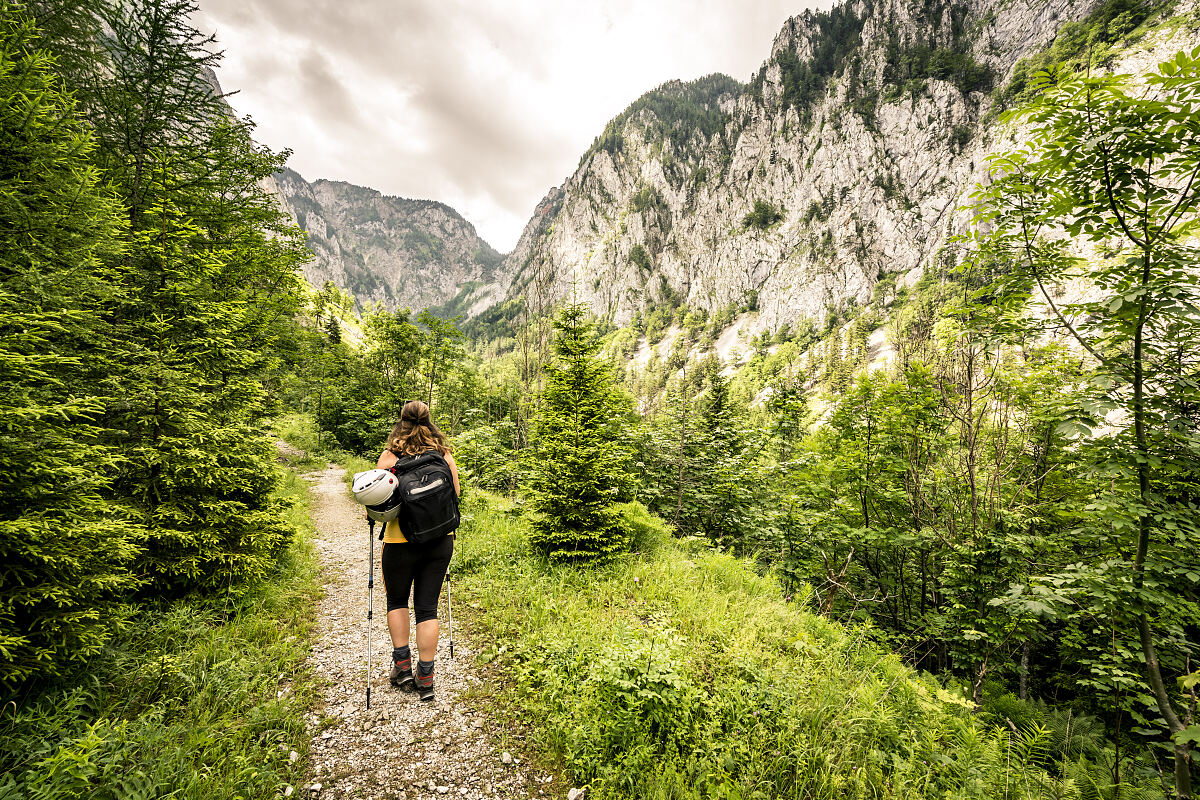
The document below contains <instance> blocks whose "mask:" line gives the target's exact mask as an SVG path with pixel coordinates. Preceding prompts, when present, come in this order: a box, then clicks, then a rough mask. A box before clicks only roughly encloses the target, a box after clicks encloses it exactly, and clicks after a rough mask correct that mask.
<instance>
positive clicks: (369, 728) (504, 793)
mask: <svg viewBox="0 0 1200 800" xmlns="http://www.w3.org/2000/svg"><path fill="white" fill-rule="evenodd" d="M344 475H345V473H344V470H342V469H341V468H340V467H336V466H330V467H329V468H328V469H326V470H325V471H323V472H315V473H311V474H309V475H306V476H305V479H306V480H308V481H309V482H310V483H311V484H312V499H313V503H312V509H313V512H312V513H313V522H314V523H315V525H316V528H317V532H318V538H317V549H318V552H319V553H320V557H321V563H322V566H323V568H324V573H325V588H326V596H325V598H324V599H323V600H322V601H321V603H320V604H319V606H318V610H317V614H318V638H317V642H316V644H315V646H314V647H313V651H312V655H311V656H310V665H311V667H312V669H313V670H314V672H316V674H317V675H318V677H319V678H320V679H321V680H322V683H323V684H324V685H323V687H322V690H321V692H322V697H321V700H320V702H319V703H318V705H317V708H316V709H315V710H314V712H313V713H312V715H311V716H310V718H309V720H308V723H309V725H310V730H311V731H312V737H313V738H312V746H311V751H310V752H311V755H312V765H313V776H312V778H311V780H310V781H309V782H308V783H307V784H305V785H304V786H302V787H299V791H297V792H296V793H295V794H294V795H293V797H295V798H303V799H304V800H309V798H320V800H327V798H349V797H354V798H369V799H370V800H417V799H418V798H450V797H466V798H493V797H508V798H512V797H534V798H536V797H549V796H551V795H550V791H551V789H550V787H551V786H553V785H554V784H553V783H551V781H550V778H549V776H547V775H544V774H541V773H535V772H533V771H532V770H531V768H530V767H529V766H528V765H527V764H525V763H522V762H521V760H520V759H519V758H513V757H512V756H508V754H506V753H505V752H503V751H502V750H501V749H500V748H499V746H498V744H497V741H496V740H497V739H506V736H505V732H504V731H503V730H501V729H500V728H499V726H498V725H497V724H496V722H495V721H494V720H492V719H490V718H488V717H487V716H486V715H485V714H484V713H482V712H480V711H478V710H476V709H473V708H472V706H477V705H478V704H472V703H469V702H465V700H466V698H465V697H464V693H469V692H470V691H471V689H472V687H478V686H479V683H480V681H481V680H482V679H481V677H480V676H479V675H478V674H477V672H476V670H475V669H474V668H473V666H472V664H473V660H472V656H473V655H474V653H473V649H472V647H471V644H470V642H469V641H467V639H466V637H465V636H463V634H462V632H461V631H460V630H458V629H457V626H456V630H455V637H454V658H453V659H451V658H450V657H449V650H448V643H449V642H448V636H447V630H446V624H445V623H446V595H445V592H443V593H442V600H441V610H440V613H439V617H440V618H441V620H442V636H441V641H440V643H439V650H438V658H437V672H436V673H435V678H434V680H435V683H434V686H435V689H436V691H437V698H436V699H435V700H434V701H433V702H431V703H422V702H421V701H420V700H418V699H417V696H416V695H415V694H409V693H405V692H401V691H399V690H397V689H394V688H393V687H392V686H391V685H390V684H389V683H388V680H387V670H388V668H389V667H390V664H389V662H388V659H389V658H390V656H391V651H392V645H391V640H390V639H389V638H388V633H387V627H386V622H385V612H386V609H387V601H386V598H385V596H384V591H383V580H382V577H381V575H380V570H379V557H380V551H381V545H380V543H379V542H376V545H375V618H374V622H373V628H372V633H371V639H372V641H371V645H372V651H373V652H372V675H371V709H370V711H367V710H366V709H365V708H364V705H365V696H366V692H365V689H366V685H365V679H366V668H367V628H366V616H367V546H368V538H367V525H366V522H365V520H364V519H363V517H362V511H361V507H360V506H358V505H357V504H355V503H354V501H353V500H352V499H351V498H350V497H349V495H348V494H347V492H346V484H345V479H344ZM452 588H453V587H452ZM458 610H459V607H458V606H457V604H456V606H455V611H456V613H457V612H458ZM457 621H458V620H457V619H456V622H457ZM414 664H415V657H414ZM509 746H510V747H511V745H509ZM513 749H514V750H515V749H516V748H513ZM558 793H562V792H558ZM562 794H565V793H562Z"/></svg>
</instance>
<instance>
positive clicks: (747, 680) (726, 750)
mask: <svg viewBox="0 0 1200 800" xmlns="http://www.w3.org/2000/svg"><path fill="white" fill-rule="evenodd" d="M465 511H466V513H465V514H464V527H463V529H462V530H461V532H460V533H461V535H460V536H459V537H458V542H457V545H456V549H457V550H458V553H457V555H456V558H455V562H456V566H455V569H456V571H457V573H458V575H459V576H460V578H461V583H460V586H461V591H462V592H463V595H464V596H463V601H464V602H466V603H469V604H471V606H472V607H475V608H477V609H478V611H477V614H476V620H475V627H476V635H477V636H478V637H479V641H477V647H478V649H480V651H481V652H480V655H479V656H478V660H479V661H481V662H494V663H495V664H496V666H497V667H498V668H499V669H500V670H501V671H502V672H503V673H504V675H505V678H506V680H505V682H506V684H508V685H511V686H512V687H513V690H512V692H510V693H507V695H508V697H509V698H510V700H509V702H511V703H512V705H513V708H514V709H519V710H520V715H521V716H522V717H524V718H525V719H527V721H528V722H529V723H530V725H531V727H532V729H533V731H534V733H533V736H534V743H535V744H536V745H537V746H538V748H539V749H544V750H545V751H547V752H548V753H549V754H550V755H551V756H552V757H556V758H558V759H560V760H561V761H562V763H563V766H564V767H565V769H566V770H567V771H568V773H569V774H570V776H571V777H572V779H573V780H574V781H575V783H576V785H588V786H590V788H591V792H592V794H591V795H589V796H590V797H593V798H618V797H620V798H629V797H637V798H673V799H675V800H679V799H682V798H701V797H704V798H716V797H720V798H739V799H741V800H750V799H751V798H760V799H761V800H765V799H766V798H854V797H871V798H892V797H895V798H901V797H904V798H910V797H1007V798H1020V797H1042V796H1056V797H1073V796H1079V795H1078V790H1077V788H1076V786H1075V785H1074V781H1072V780H1071V779H1069V778H1065V777H1056V776H1055V774H1053V773H1052V772H1048V771H1046V770H1044V769H1042V768H1041V767H1040V766H1038V765H1037V763H1036V762H1037V761H1038V758H1039V756H1038V753H1039V751H1038V747H1039V745H1038V742H1039V740H1040V738H1041V737H1042V736H1044V732H1040V731H1039V730H1037V729H1025V730H1018V731H1017V732H1016V733H1014V734H1012V735H1011V736H1010V735H1009V732H1008V731H1007V730H1001V729H1000V728H997V727H991V726H988V725H987V724H986V723H984V722H981V721H980V720H978V719H976V718H974V717H973V715H972V713H971V711H970V709H969V704H968V703H967V702H966V701H965V700H964V699H963V697H962V695H961V693H956V692H952V691H949V690H946V689H944V688H942V687H941V686H940V685H939V684H937V683H936V682H935V681H933V680H932V679H929V678H925V677H922V676H919V675H918V674H917V673H915V672H913V671H912V670H911V669H909V668H907V667H905V666H904V665H903V664H902V663H901V662H900V660H899V659H898V658H897V657H896V656H895V655H892V654H890V653H888V652H886V651H885V650H884V649H882V648H880V647H879V646H877V645H876V644H874V643H873V642H872V641H871V640H870V634H869V631H867V630H865V629H847V628H843V627H842V626H840V625H837V624H835V623H831V622H829V621H827V620H826V619H825V618H823V617H821V616H819V615H816V614H811V613H807V612H806V611H804V610H803V609H804V607H805V598H804V597H798V598H794V599H793V600H792V601H791V602H789V601H787V600H786V599H784V598H781V597H780V591H779V587H778V585H777V584H776V583H775V582H774V580H772V579H771V578H770V577H761V576H759V575H757V574H755V573H754V571H753V570H751V569H750V568H749V567H748V565H747V564H745V563H744V562H742V561H739V560H737V559H735V558H733V557H732V556H730V555H727V554H722V553H718V552H715V551H712V550H710V549H708V548H707V547H706V546H704V545H702V544H700V543H688V542H686V541H684V542H677V541H674V540H672V539H670V538H669V537H667V536H664V535H662V533H661V529H656V528H655V526H648V527H647V526H646V523H645V520H640V521H639V522H638V523H637V524H639V525H641V526H642V527H643V534H644V535H643V536H642V537H641V538H642V541H641V542H639V544H638V546H637V550H638V552H636V553H634V554H633V555H630V556H628V557H626V558H625V559H623V560H620V561H617V562H615V563H613V564H610V565H607V566H604V567H601V568H592V569H583V568H575V567H569V566H554V565H550V564H547V563H545V562H543V561H541V560H540V559H538V558H537V557H535V556H534V554H533V553H532V552H531V551H530V550H529V549H528V547H527V544H526V541H527V539H526V533H525V531H524V529H523V523H522V522H521V520H520V517H519V515H518V514H517V512H516V509H514V508H513V507H512V503H511V501H507V500H503V499H501V498H498V497H495V496H491V495H484V494H483V493H477V494H476V495H475V497H474V498H473V499H472V500H471V502H469V503H468V504H467V507H466V508H465ZM640 515H641V514H640V512H638V511H637V510H633V511H632V512H629V513H626V516H627V517H630V516H631V517H633V518H635V519H637V518H639V517H640ZM647 531H653V532H651V533H649V534H646V532H647ZM456 599H457V598H456ZM1060 775H1061V773H1060Z"/></svg>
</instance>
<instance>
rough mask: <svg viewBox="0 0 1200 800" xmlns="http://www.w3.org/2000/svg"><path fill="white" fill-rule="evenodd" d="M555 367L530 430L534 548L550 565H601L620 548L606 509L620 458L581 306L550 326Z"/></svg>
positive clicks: (605, 383)
mask: <svg viewBox="0 0 1200 800" xmlns="http://www.w3.org/2000/svg"><path fill="white" fill-rule="evenodd" d="M554 330H555V334H556V336H555V338H554V342H553V351H554V354H555V356H556V359H555V362H554V363H551V364H547V365H545V367H544V374H545V387H546V388H545V390H544V392H543V394H542V402H541V408H540V409H539V412H538V415H537V419H536V426H535V439H534V447H535V451H534V452H535V461H534V464H533V468H532V470H531V473H532V474H531V481H530V505H531V507H532V510H533V514H532V520H531V521H532V528H533V533H532V536H531V541H532V544H533V546H534V547H535V548H536V549H537V550H538V551H540V552H542V553H543V554H545V555H546V556H548V557H549V558H550V559H552V560H555V561H600V560H605V559H610V558H612V557H614V556H615V555H617V554H618V553H620V552H622V551H623V550H625V549H626V547H627V542H626V536H625V533H624V531H623V530H622V527H621V524H620V517H619V515H618V513H617V511H616V509H615V508H614V506H613V503H614V501H615V500H616V498H617V495H618V494H619V493H620V491H621V487H622V485H623V483H624V481H625V477H624V476H625V473H624V462H625V460H626V454H625V453H624V452H623V451H622V450H621V449H620V447H619V446H617V445H615V444H614V443H615V442H617V441H619V431H618V430H617V428H618V427H619V424H620V420H619V416H618V405H619V404H618V403H617V398H616V396H615V389H614V386H613V378H612V374H611V367H610V366H609V364H608V362H607V361H605V360H604V359H602V358H600V357H599V350H600V344H599V341H598V338H597V336H596V334H595V330H594V327H593V325H592V323H591V322H590V321H589V320H588V318H587V310H586V307H585V306H582V305H579V304H577V303H574V304H571V305H569V306H567V307H566V308H564V309H563V310H562V311H561V312H560V313H559V314H558V315H557V317H556V318H555V320H554Z"/></svg>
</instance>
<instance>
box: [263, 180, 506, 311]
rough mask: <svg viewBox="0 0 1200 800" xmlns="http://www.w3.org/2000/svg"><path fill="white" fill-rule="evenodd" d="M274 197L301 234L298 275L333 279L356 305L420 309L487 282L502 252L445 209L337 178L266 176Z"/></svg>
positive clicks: (317, 283) (320, 281)
mask: <svg viewBox="0 0 1200 800" xmlns="http://www.w3.org/2000/svg"><path fill="white" fill-rule="evenodd" d="M274 182H275V185H276V186H277V188H278V195H279V196H280V197H281V198H282V200H283V202H284V204H285V205H286V207H287V208H288V210H289V211H290V212H291V214H292V216H293V217H294V218H295V220H296V222H297V224H298V225H299V226H300V227H301V228H302V229H303V230H304V231H305V233H307V234H308V248H309V250H311V251H312V253H313V260H312V261H310V262H308V263H307V264H306V265H305V266H304V276H305V277H306V278H307V279H308V281H309V282H310V283H312V284H313V285H314V286H321V285H322V284H324V283H325V281H327V280H330V281H333V283H334V284H336V285H337V286H340V287H342V288H344V289H346V290H347V291H349V292H350V293H351V294H353V295H354V296H355V297H356V298H358V300H359V301H360V302H366V301H376V302H382V303H384V304H385V305H387V306H388V307H391V308H404V307H407V308H412V309H414V310H416V309H423V308H428V307H431V306H441V305H443V304H446V303H448V302H450V301H451V300H452V299H453V298H454V297H455V296H457V295H458V294H459V293H460V291H463V290H464V289H469V288H471V286H473V285H475V284H487V283H489V282H491V281H493V279H494V277H495V273H496V270H497V268H498V267H499V266H500V264H501V263H502V261H503V256H502V255H500V254H499V253H497V252H496V251H495V250H494V249H492V247H491V246H490V245H489V244H488V243H487V242H485V241H483V240H482V239H481V238H479V236H478V234H477V233H476V232H475V228H474V226H472V225H471V223H469V222H467V221H466V220H465V219H463V218H462V216H461V215H460V214H458V212H456V211H455V210H454V209H452V208H450V207H449V206H447V205H445V204H443V203H438V202H434V201H431V200H408V199H405V198H400V197H388V196H386V195H383V194H381V193H379V192H377V191H375V190H374V189H367V188H364V187H362V186H355V185H353V184H350V183H343V182H340V181H327V180H318V181H315V182H312V183H310V182H308V181H307V180H305V179H304V178H303V177H301V175H300V174H299V173H297V172H294V171H292V170H283V171H282V172H279V173H276V174H275V176H274Z"/></svg>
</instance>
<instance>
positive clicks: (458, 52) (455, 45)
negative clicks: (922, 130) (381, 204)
mask: <svg viewBox="0 0 1200 800" xmlns="http://www.w3.org/2000/svg"><path fill="white" fill-rule="evenodd" d="M200 4H201V16H200V19H198V20H197V21H198V23H199V24H200V25H201V27H203V28H206V29H208V30H215V31H216V32H217V36H218V39H219V42H220V45H221V47H222V48H223V49H224V51H225V60H224V63H223V64H222V67H221V69H220V71H219V76H220V79H221V83H222V85H223V86H224V87H225V89H226V90H227V91H233V90H236V91H237V92H238V93H237V94H236V95H235V96H233V97H232V98H230V102H231V103H232V105H233V107H234V108H235V109H236V110H237V111H238V112H239V113H241V114H249V115H250V116H252V117H253V118H254V120H255V122H256V123H258V130H257V132H256V136H257V138H258V139H259V141H261V142H262V143H263V144H266V145H268V146H270V147H273V148H275V149H283V148H285V147H288V148H291V149H292V150H293V156H292V159H291V166H292V167H293V168H294V169H296V170H298V171H299V172H300V173H302V174H303V175H304V176H305V177H306V178H309V179H310V180H312V179H316V178H330V179H335V180H346V181H350V182H352V183H357V184H360V185H363V186H370V187H373V188H376V189H379V190H380V191H382V192H384V193H385V194H392V195H400V196H404V197H420V198H429V199H434V200H440V201H442V202H444V203H447V204H448V205H450V206H452V207H454V208H455V209H457V210H458V211H459V212H460V213H462V214H463V216H465V217H466V218H467V219H469V220H470V221H471V222H473V223H474V224H475V225H476V227H477V228H478V229H479V232H480V234H481V235H482V236H483V237H484V239H486V240H487V241H489V242H490V243H491V244H492V245H493V246H495V247H496V248H497V249H499V250H501V251H505V250H509V249H511V248H512V246H513V245H514V244H515V243H516V240H517V237H518V236H519V235H520V232H521V228H522V227H523V226H524V224H525V222H526V221H527V220H528V217H529V215H530V214H531V213H532V211H533V208H534V205H535V204H536V203H537V201H538V200H540V199H541V198H542V196H543V195H544V194H545V193H546V191H547V190H548V189H549V188H550V187H551V186H554V185H556V184H558V183H561V182H562V180H563V179H565V178H566V177H567V176H568V175H570V173H571V172H572V171H573V170H574V169H575V166H576V164H577V162H578V160H579V156H580V155H581V154H582V153H583V151H584V150H585V149H586V148H587V146H588V145H589V144H590V143H591V141H592V139H593V137H595V136H596V134H598V133H599V132H600V131H601V130H602V129H603V127H604V123H605V122H607V121H608V120H609V119H611V118H612V117H613V116H614V115H616V114H618V113H620V111H621V110H622V109H624V108H625V107H626V106H627V105H629V103H631V102H632V101H633V100H635V99H636V98H637V97H638V96H639V95H641V94H642V93H643V92H645V91H647V90H649V89H652V88H654V87H655V86H657V85H658V84H660V83H662V82H664V81H667V80H671V79H673V78H681V79H684V80H687V79H691V78H696V77H699V76H701V75H705V74H708V73H711V72H725V73H727V74H730V75H732V76H733V77H735V78H737V79H739V80H743V81H744V80H747V79H748V78H749V77H750V75H751V74H752V73H753V72H754V71H755V70H757V69H758V67H759V65H760V64H761V63H762V61H763V60H764V59H765V58H766V56H767V54H768V52H769V49H770V46H771V42H772V40H773V39H774V37H775V35H776V33H777V32H778V31H779V29H780V27H781V26H782V25H783V23H784V22H785V21H786V19H787V18H788V16H790V15H792V14H797V13H800V12H801V11H802V10H803V9H804V7H805V6H806V5H808V6H818V5H819V6H821V7H828V5H829V0H822V1H821V2H808V3H805V2H804V0H798V1H797V0H792V2H783V1H782V0H762V1H761V2H754V3H737V2H730V1H729V0H697V1H695V2H687V1H686V0H665V2H656V3H648V2H635V1H634V0H595V1H594V2H576V3H563V2H554V1H553V0H510V1H509V2H478V1H476V2H470V0H357V1H356V2H353V3H343V2H340V0H200Z"/></svg>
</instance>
